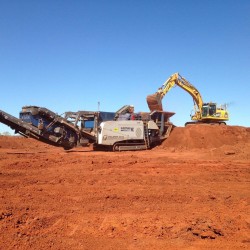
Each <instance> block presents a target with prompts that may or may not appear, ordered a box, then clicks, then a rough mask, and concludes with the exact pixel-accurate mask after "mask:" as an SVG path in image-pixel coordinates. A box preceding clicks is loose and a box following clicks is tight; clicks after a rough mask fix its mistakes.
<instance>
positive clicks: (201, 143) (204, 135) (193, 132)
mask: <svg viewBox="0 0 250 250" xmlns="http://www.w3.org/2000/svg"><path fill="white" fill-rule="evenodd" d="M249 143H250V128H246V127H240V126H218V125H214V126H211V125H190V126H187V127H176V128H174V130H173V131H172V133H171V135H170V137H169V138H168V139H167V140H166V141H164V142H163V144H162V145H161V147H162V148H169V147H175V148H182V149H190V150H192V149H213V148H220V147H223V146H232V147H234V148H235V147H241V148H242V147H245V146H247V145H249Z"/></svg>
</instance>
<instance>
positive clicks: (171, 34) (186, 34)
mask: <svg viewBox="0 0 250 250" xmlns="http://www.w3.org/2000/svg"><path fill="white" fill-rule="evenodd" d="M249 13H250V1H249V0H238V1H235V0H226V1H222V0H221V1H218V0H203V1H200V0H189V1H188V0H183V1H181V0H173V1H169V0H165V1H164V0H162V1H160V0H148V1H147V0H144V1H143V0H126V1H125V0H124V1H122V0H121V1H117V0H106V1H105V0H103V1H102V0H96V1H95V0H89V1H84V0H82V1H80V0H79V1H77V0H75V1H69V0H68V1H63V0H60V1H59V0H54V1H53V0H52V1H51V0H50V1H46V0H43V1H32V0H30V1H28V0H23V1H18V0H12V1H0V84H1V90H0V91H1V92H0V93H1V97H0V109H1V110H4V111H5V112H8V113H10V114H12V115H14V116H17V117H18V115H19V111H20V110H21V108H22V106H25V105H37V106H42V107H47V108H49V109H51V110H53V111H54V112H57V113H58V114H62V113H64V112H65V111H69V110H70V111H77V110H97V107H98V104H97V103H98V102H100V109H101V110H103V111H116V110H118V109H119V108H120V107H121V106H123V105H125V104H133V105H134V106H135V111H137V112H139V111H145V112H146V111H149V110H148V107H147V103H146V96H147V95H148V94H153V93H154V92H155V91H156V90H157V89H158V87H160V86H161V85H162V84H163V82H164V81H165V80H166V79H167V78H168V77H169V76H170V75H172V74H173V73H175V72H179V73H180V74H181V75H182V76H184V77H185V78H186V79H187V80H189V81H190V82H191V83H192V84H193V85H194V86H195V87H196V88H197V89H198V90H199V91H200V93H201V95H202V97H203V100H204V101H205V102H209V101H213V102H217V103H218V104H224V103H227V104H229V105H228V110H229V112H230V121H229V122H228V124H229V125H240V126H246V127H250V116H249V114H250V113H249V103H248V98H249V93H250V84H249V73H250V14H249ZM163 106H164V109H165V110H166V111H172V112H176V114H175V116H173V118H172V119H171V121H172V122H173V123H174V124H175V125H177V126H184V123H185V122H186V121H189V120H190V112H191V110H192V108H193V101H192V98H191V96H190V95H189V94H188V93H186V92H184V91H183V90H181V89H179V88H178V87H176V88H174V89H172V90H171V91H170V92H169V93H168V94H167V95H166V96H165V98H164V99H163ZM3 131H11V130H10V129H8V127H6V126H5V125H2V124H1V125H0V132H3Z"/></svg>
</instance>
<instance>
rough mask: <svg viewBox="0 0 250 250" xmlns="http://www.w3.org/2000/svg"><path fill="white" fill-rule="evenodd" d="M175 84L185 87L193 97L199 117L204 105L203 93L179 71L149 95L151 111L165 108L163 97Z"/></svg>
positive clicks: (196, 114) (196, 113) (148, 100)
mask: <svg viewBox="0 0 250 250" xmlns="http://www.w3.org/2000/svg"><path fill="white" fill-rule="evenodd" d="M175 85H177V86H179V87H180V88H182V89H184V90H185V91H187V92H188V93H189V94H190V95H191V96H192V97H193V101H194V110H195V116H196V117H195V118H196V119H199V118H200V117H201V110H202V105H203V101H202V97H201V94H200V92H199V91H198V90H197V89H196V88H195V87H194V86H193V85H192V84H191V83H190V82H189V81H187V80H186V79H185V78H184V77H182V76H181V75H180V74H179V73H175V74H173V75H171V76H170V77H169V78H168V79H167V80H166V81H165V82H164V83H163V85H162V86H161V87H160V88H159V89H158V91H157V92H156V93H155V94H153V95H148V96H147V103H148V107H149V109H150V111H151V112H152V111H154V110H159V111H162V110H163V108H162V99H163V98H164V96H165V95H166V94H167V92H168V91H169V90H170V89H172V88H173V87H174V86H175Z"/></svg>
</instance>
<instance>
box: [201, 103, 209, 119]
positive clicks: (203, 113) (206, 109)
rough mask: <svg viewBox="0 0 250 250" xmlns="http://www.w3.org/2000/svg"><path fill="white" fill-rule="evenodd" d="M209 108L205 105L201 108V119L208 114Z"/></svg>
mask: <svg viewBox="0 0 250 250" xmlns="http://www.w3.org/2000/svg"><path fill="white" fill-rule="evenodd" d="M208 108H209V106H208V105H207V104H205V105H203V106H202V117H207V116H208V114H209V112H208Z"/></svg>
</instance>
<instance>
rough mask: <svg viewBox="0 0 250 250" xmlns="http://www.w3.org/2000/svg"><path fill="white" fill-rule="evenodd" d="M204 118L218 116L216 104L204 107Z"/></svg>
mask: <svg viewBox="0 0 250 250" xmlns="http://www.w3.org/2000/svg"><path fill="white" fill-rule="evenodd" d="M201 110H202V117H207V116H214V115H215V114H216V104H215V103H204V104H203V105H202V108H201Z"/></svg>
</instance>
